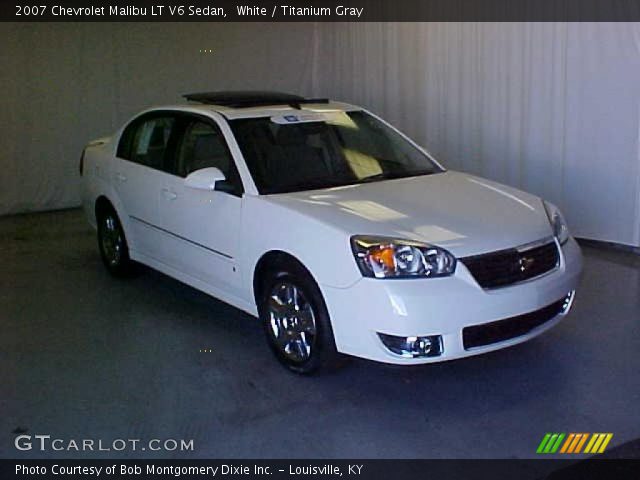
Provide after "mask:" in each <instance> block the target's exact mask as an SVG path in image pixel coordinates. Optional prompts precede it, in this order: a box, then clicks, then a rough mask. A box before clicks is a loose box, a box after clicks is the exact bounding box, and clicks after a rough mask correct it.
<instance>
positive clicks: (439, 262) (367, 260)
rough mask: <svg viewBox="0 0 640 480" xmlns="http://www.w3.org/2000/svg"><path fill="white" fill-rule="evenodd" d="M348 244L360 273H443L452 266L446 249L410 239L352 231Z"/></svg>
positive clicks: (393, 275) (412, 275)
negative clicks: (353, 233)
mask: <svg viewBox="0 0 640 480" xmlns="http://www.w3.org/2000/svg"><path fill="white" fill-rule="evenodd" d="M351 248H352V249H353V254H354V256H355V258H356V262H357V263H358V267H360V271H361V272H362V275H364V276H365V277H374V278H418V277H422V278H423V277H428V278H432V277H445V276H447V275H451V274H453V272H455V270H456V258H455V257H454V256H453V255H451V254H450V253H449V252H447V251H446V250H444V249H442V248H440V247H436V246H434V245H429V244H426V243H420V242H414V241H412V240H398V239H395V238H389V237H370V236H365V235H356V236H354V237H351Z"/></svg>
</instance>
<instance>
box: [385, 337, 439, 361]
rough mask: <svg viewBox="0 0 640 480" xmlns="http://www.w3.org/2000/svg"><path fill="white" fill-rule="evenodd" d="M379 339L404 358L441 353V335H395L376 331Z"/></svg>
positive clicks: (432, 355) (433, 355)
mask: <svg viewBox="0 0 640 480" xmlns="http://www.w3.org/2000/svg"><path fill="white" fill-rule="evenodd" d="M378 336H379V337H380V340H382V343H383V344H384V346H385V347H387V349H388V350H389V351H390V352H392V353H395V354H396V355H400V356H401V357H406V358H417V357H437V356H438V355H442V336H440V335H431V336H428V337H396V336H395V335H387V334H385V333H378Z"/></svg>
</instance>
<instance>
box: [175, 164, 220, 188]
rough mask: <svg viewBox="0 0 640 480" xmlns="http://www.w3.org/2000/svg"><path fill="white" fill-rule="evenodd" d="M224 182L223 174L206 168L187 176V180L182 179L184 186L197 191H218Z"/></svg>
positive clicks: (215, 169)
mask: <svg viewBox="0 0 640 480" xmlns="http://www.w3.org/2000/svg"><path fill="white" fill-rule="evenodd" d="M225 180H226V178H225V176H224V173H222V172H221V171H220V169H219V168H217V167H207V168H202V169H200V170H196V171H195V172H191V173H190V174H189V175H187V178H185V179H184V185H185V186H186V187H189V188H195V189H198V190H220V186H222V185H224V184H225ZM216 186H217V187H218V188H216Z"/></svg>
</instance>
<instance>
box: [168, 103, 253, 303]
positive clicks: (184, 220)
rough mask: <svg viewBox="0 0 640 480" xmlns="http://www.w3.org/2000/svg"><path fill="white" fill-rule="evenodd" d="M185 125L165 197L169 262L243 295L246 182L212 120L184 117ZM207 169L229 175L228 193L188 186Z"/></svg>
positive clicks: (233, 292) (230, 291)
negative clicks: (241, 266)
mask: <svg viewBox="0 0 640 480" xmlns="http://www.w3.org/2000/svg"><path fill="white" fill-rule="evenodd" d="M181 122H182V124H181V128H180V131H181V135H180V138H179V139H178V140H177V143H176V148H175V151H174V153H173V158H172V161H170V162H169V163H170V164H171V165H168V169H169V172H170V174H167V175H166V176H165V182H164V186H163V190H162V193H161V197H160V212H161V215H162V220H163V229H164V230H165V231H166V232H167V234H166V235H165V240H164V243H165V255H166V259H167V262H168V263H169V264H170V266H171V267H173V268H175V269H177V270H179V271H180V272H182V273H183V274H185V275H188V276H189V277H191V278H193V279H196V280H198V281H201V282H205V283H206V284H208V285H210V286H212V287H213V288H214V289H215V290H219V291H222V292H226V293H227V294H231V295H234V296H239V293H240V287H241V277H240V273H241V272H240V271H239V266H238V261H237V257H238V254H239V250H240V249H239V244H240V238H239V234H240V220H241V215H242V193H243V189H242V182H241V181H240V177H239V175H238V171H237V169H236V166H235V163H234V161H233V158H232V156H231V153H230V152H229V149H228V148H227V144H226V141H225V139H224V137H223V135H222V132H221V131H220V129H219V127H218V126H217V125H216V124H215V122H214V121H213V120H209V119H205V118H201V117H196V116H185V117H183V118H182V119H181ZM207 167H217V168H219V169H220V170H221V171H222V173H224V175H225V177H226V179H227V180H226V182H225V183H226V187H227V188H225V191H209V190H198V189H194V188H190V187H186V186H185V181H184V179H185V178H186V177H187V175H189V174H190V173H192V172H195V171H197V170H200V169H203V168H207Z"/></svg>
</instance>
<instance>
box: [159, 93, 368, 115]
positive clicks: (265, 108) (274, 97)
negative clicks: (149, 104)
mask: <svg viewBox="0 0 640 480" xmlns="http://www.w3.org/2000/svg"><path fill="white" fill-rule="evenodd" d="M183 97H184V98H186V99H187V100H188V101H189V103H187V104H186V105H172V106H165V107H156V108H154V109H153V110H156V109H166V108H170V109H172V110H184V111H189V112H195V113H205V114H206V113H210V112H217V113H220V114H221V115H223V116H225V117H226V118H228V119H237V118H254V117H266V116H273V115H282V114H283V113H286V112H292V111H293V112H296V111H297V112H299V111H302V110H306V111H313V112H328V111H333V112H335V111H353V110H360V109H359V108H358V107H356V106H354V105H350V104H348V103H343V102H335V101H332V100H329V99H325V98H305V97H301V96H299V95H294V94H290V93H283V92H271V91H224V92H204V93H190V94H187V95H183Z"/></svg>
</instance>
